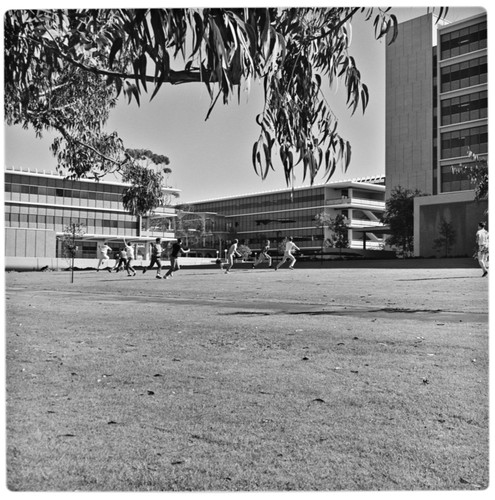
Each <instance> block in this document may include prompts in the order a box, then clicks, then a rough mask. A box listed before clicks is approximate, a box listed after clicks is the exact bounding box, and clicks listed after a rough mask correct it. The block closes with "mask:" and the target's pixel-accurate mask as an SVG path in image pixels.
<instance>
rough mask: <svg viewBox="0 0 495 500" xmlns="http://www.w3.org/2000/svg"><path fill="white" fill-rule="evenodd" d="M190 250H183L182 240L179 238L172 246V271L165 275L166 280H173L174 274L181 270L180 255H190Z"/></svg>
mask: <svg viewBox="0 0 495 500" xmlns="http://www.w3.org/2000/svg"><path fill="white" fill-rule="evenodd" d="M189 252H190V249H187V250H185V249H184V248H182V240H181V239H180V238H179V239H178V240H177V242H176V243H174V244H173V246H172V252H171V253H170V269H169V270H168V271H167V274H165V279H168V278H173V277H174V272H175V271H178V270H179V269H180V266H179V255H180V254H181V253H183V254H186V253H189Z"/></svg>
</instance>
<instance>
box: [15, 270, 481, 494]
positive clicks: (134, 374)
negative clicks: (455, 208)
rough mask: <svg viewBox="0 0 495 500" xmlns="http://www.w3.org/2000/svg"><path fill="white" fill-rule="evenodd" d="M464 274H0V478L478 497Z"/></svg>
mask: <svg viewBox="0 0 495 500" xmlns="http://www.w3.org/2000/svg"><path fill="white" fill-rule="evenodd" d="M480 275H481V272H480V271H479V269H477V268H459V269H456V268H447V269H420V268H417V269H400V268H397V269H386V268H380V269H373V268H369V269H363V268H352V266H351V267H349V268H347V269H345V268H342V269H336V268H335V269H334V268H314V269H305V268H302V267H300V268H299V269H296V270H295V271H292V272H291V271H288V270H286V269H280V270H279V271H277V272H273V271H271V270H268V269H262V268H261V267H260V268H259V269H256V270H252V271H251V270H247V269H240V268H237V269H236V268H235V267H234V270H233V271H232V272H231V273H230V274H228V275H226V274H224V273H222V272H221V271H219V270H216V269H193V268H191V269H187V268H186V269H184V270H182V271H181V272H179V273H177V274H176V276H175V277H174V279H172V280H156V279H155V278H154V273H152V272H148V273H146V274H141V273H140V272H138V275H137V276H136V277H134V278H127V277H126V276H125V275H124V274H123V273H119V274H108V273H102V272H100V273H96V272H91V271H81V272H77V273H76V274H75V280H74V283H70V274H69V273H68V272H52V273H41V272H38V273H15V272H14V273H7V274H6V276H5V284H6V301H5V302H6V344H5V345H6V382H7V385H6V387H7V390H6V396H7V402H6V412H7V422H6V424H7V486H8V488H9V489H10V490H11V491H74V490H78V491H289V490H293V491H378V490H380V491H383V490H397V491H409V490H466V491H478V490H485V489H486V488H487V487H488V484H489V463H488V456H489V450H488V280H487V279H482V278H480Z"/></svg>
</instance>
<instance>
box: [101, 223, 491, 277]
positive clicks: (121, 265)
mask: <svg viewBox="0 0 495 500" xmlns="http://www.w3.org/2000/svg"><path fill="white" fill-rule="evenodd" d="M238 245H239V240H237V239H235V240H234V241H233V243H232V244H231V245H230V247H229V249H228V251H227V255H226V262H225V263H224V262H221V263H220V269H225V273H226V274H228V273H229V272H230V270H231V269H232V267H233V266H234V259H235V257H242V255H241V254H240V253H239V251H238ZM476 245H477V258H478V262H479V265H480V267H481V269H482V271H483V276H487V274H488V231H487V230H486V229H485V223H484V222H480V223H479V224H478V231H477V233H476ZM269 250H270V240H266V241H265V244H264V246H263V248H262V249H261V251H260V253H259V254H258V256H257V258H256V259H255V261H254V263H253V266H252V268H253V269H254V268H256V267H257V266H258V265H259V264H261V263H262V262H265V261H266V262H268V267H270V268H271V267H272V257H271V256H270V255H269V253H268V251H269ZM296 250H299V251H300V248H299V247H298V246H297V245H296V244H295V243H294V241H293V239H292V237H291V236H289V237H288V238H287V239H286V243H285V249H284V256H283V258H282V260H281V261H280V262H279V263H278V264H277V266H275V271H277V270H278V269H280V267H281V266H283V265H284V264H285V263H286V262H287V261H289V262H290V263H289V269H290V270H294V264H295V263H296V258H295V257H294V251H296ZM111 251H112V249H111V248H110V247H109V246H108V244H107V242H105V243H103V245H101V246H100V247H99V249H98V252H99V261H98V267H97V269H96V270H97V271H99V270H100V267H101V265H102V263H103V262H106V261H108V260H109V259H110V257H109V255H108V252H111ZM162 253H163V247H162V242H161V238H156V240H155V242H154V243H153V244H152V245H151V260H150V264H149V266H148V267H144V268H143V273H145V272H146V271H147V270H148V269H152V268H153V267H154V266H155V264H156V265H157V266H158V267H157V272H156V278H157V279H162V278H165V279H168V278H172V277H173V274H174V272H176V271H178V270H179V269H180V266H179V256H180V255H181V254H187V253H189V249H184V248H183V246H182V239H181V238H179V239H178V240H177V241H176V242H175V243H174V244H173V245H172V249H171V251H170V256H169V257H170V268H169V270H168V271H167V273H166V274H165V276H162V261H161V255H162ZM133 260H134V247H133V246H132V244H131V243H130V242H129V243H128V242H126V240H125V239H124V246H123V247H122V248H121V249H120V251H119V254H118V258H117V259H116V263H115V266H114V267H113V268H112V267H109V266H107V267H105V268H104V269H106V270H107V271H108V272H112V271H116V272H119V271H123V270H124V269H125V270H126V271H127V275H128V276H136V270H135V269H134V267H132V261H133Z"/></svg>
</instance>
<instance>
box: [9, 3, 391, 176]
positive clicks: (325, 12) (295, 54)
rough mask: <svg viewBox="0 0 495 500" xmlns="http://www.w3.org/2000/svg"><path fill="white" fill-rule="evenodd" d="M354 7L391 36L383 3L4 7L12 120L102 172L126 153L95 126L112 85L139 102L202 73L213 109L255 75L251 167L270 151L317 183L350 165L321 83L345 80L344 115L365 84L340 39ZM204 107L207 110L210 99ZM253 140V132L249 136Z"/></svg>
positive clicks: (66, 158) (63, 154) (64, 163)
mask: <svg viewBox="0 0 495 500" xmlns="http://www.w3.org/2000/svg"><path fill="white" fill-rule="evenodd" d="M357 14H362V15H364V16H365V19H366V20H367V21H368V22H369V23H370V28H371V29H373V30H374V33H375V36H376V38H377V39H378V38H382V37H384V36H385V35H386V34H387V33H392V36H391V39H392V40H393V39H394V38H395V36H396V34H397V24H398V23H397V19H396V18H395V16H394V15H393V14H391V13H390V11H389V9H380V8H345V7H341V8H232V9H220V8H205V9H101V10H88V9H81V10H11V11H8V12H7V13H6V15H5V30H4V32H5V59H4V61H5V95H6V119H7V122H8V123H9V124H22V125H23V126H25V127H27V126H33V127H34V129H35V130H36V132H37V133H38V134H39V135H41V134H42V133H43V131H44V130H47V129H55V130H57V131H58V132H59V133H60V139H58V140H57V141H55V143H54V145H53V151H54V153H55V154H56V156H57V160H58V163H59V165H60V166H61V167H65V168H67V169H68V170H69V172H70V173H71V174H73V175H74V176H76V177H77V176H84V175H87V174H88V173H90V174H91V175H96V176H99V175H101V174H103V173H105V172H107V171H110V170H119V169H121V168H122V165H124V164H125V163H126V162H127V161H128V159H129V158H128V156H127V155H126V154H125V147H124V146H123V144H122V143H121V141H120V139H119V138H118V136H117V134H106V133H104V131H103V126H104V124H105V122H106V120H107V117H108V112H109V110H110V108H111V107H112V106H114V105H115V103H116V100H117V99H118V97H119V95H121V94H122V93H124V94H125V95H126V96H127V97H128V98H129V100H132V99H134V100H136V101H137V102H138V103H139V102H140V100H141V98H142V94H143V92H148V91H149V92H151V97H154V96H155V95H156V93H157V92H158V91H159V90H160V89H161V88H162V86H163V84H173V85H177V84H185V83H192V82H200V83H202V84H204V85H205V86H206V87H207V89H208V91H209V93H210V96H211V108H213V107H214V105H215V103H216V102H217V100H218V98H219V97H220V96H222V99H223V102H224V103H228V102H230V100H231V98H232V97H233V96H235V95H237V96H240V95H241V91H242V90H244V89H249V86H250V85H251V83H252V81H253V80H258V81H261V82H262V83H263V88H264V106H263V109H262V110H261V112H260V113H259V116H258V118H257V122H258V124H259V126H260V135H259V138H258V140H256V141H255V143H254V146H253V157H252V160H253V165H254V168H255V169H256V171H257V172H258V173H259V174H260V175H261V176H262V177H263V178H264V177H265V176H266V175H267V173H268V172H269V170H270V169H273V168H274V161H275V157H276V156H277V155H278V156H279V158H280V160H281V162H282V165H283V168H284V172H285V176H286V179H287V182H290V180H291V178H292V176H293V173H294V169H295V168H296V166H297V165H299V166H300V167H301V168H302V171H303V174H304V176H305V177H306V176H309V178H310V179H311V181H313V180H314V179H315V177H316V175H317V173H318V172H320V171H322V172H324V173H325V174H326V176H328V177H330V176H331V175H332V174H333V172H334V171H335V168H336V165H337V163H339V162H340V163H341V164H342V165H343V167H344V168H347V166H348V165H349V162H350V159H351V147H350V145H349V143H348V142H347V141H346V140H344V139H343V138H342V137H341V136H340V135H339V133H338V130H337V117H336V116H335V115H334V114H333V112H332V109H331V106H330V104H329V103H328V102H327V101H326V100H325V97H324V95H323V92H322V88H323V85H324V81H325V80H326V82H327V83H326V84H333V83H334V82H336V81H337V80H341V81H343V83H344V85H345V88H346V90H347V104H348V106H349V108H350V110H351V112H352V113H354V112H355V111H356V110H357V109H358V108H359V107H360V108H361V109H362V110H363V111H364V110H365V109H366V106H367V104H368V100H369V91H368V88H367V87H366V85H365V84H364V83H363V82H362V81H361V75H360V72H359V70H358V68H357V65H356V61H355V60H354V59H353V57H351V56H350V54H349V52H348V49H349V46H350V43H351V33H352V29H351V22H352V21H353V18H354V17H355V16H356V15H357ZM210 111H211V109H210ZM253 139H255V138H253Z"/></svg>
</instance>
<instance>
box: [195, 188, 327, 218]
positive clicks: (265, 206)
mask: <svg viewBox="0 0 495 500" xmlns="http://www.w3.org/2000/svg"><path fill="white" fill-rule="evenodd" d="M323 199H324V196H323V188H321V189H313V190H311V191H295V192H294V193H293V195H292V198H291V193H290V192H285V193H279V194H273V195H263V196H255V197H250V198H245V199H241V198H237V199H233V200H219V201H215V202H204V203H195V204H194V209H195V210H196V211H198V212H218V213H222V214H225V215H233V214H237V213H239V212H255V211H261V210H284V209H287V210H289V209H291V208H295V207H297V208H301V207H303V206H311V205H314V204H317V203H320V204H321V203H323Z"/></svg>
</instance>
